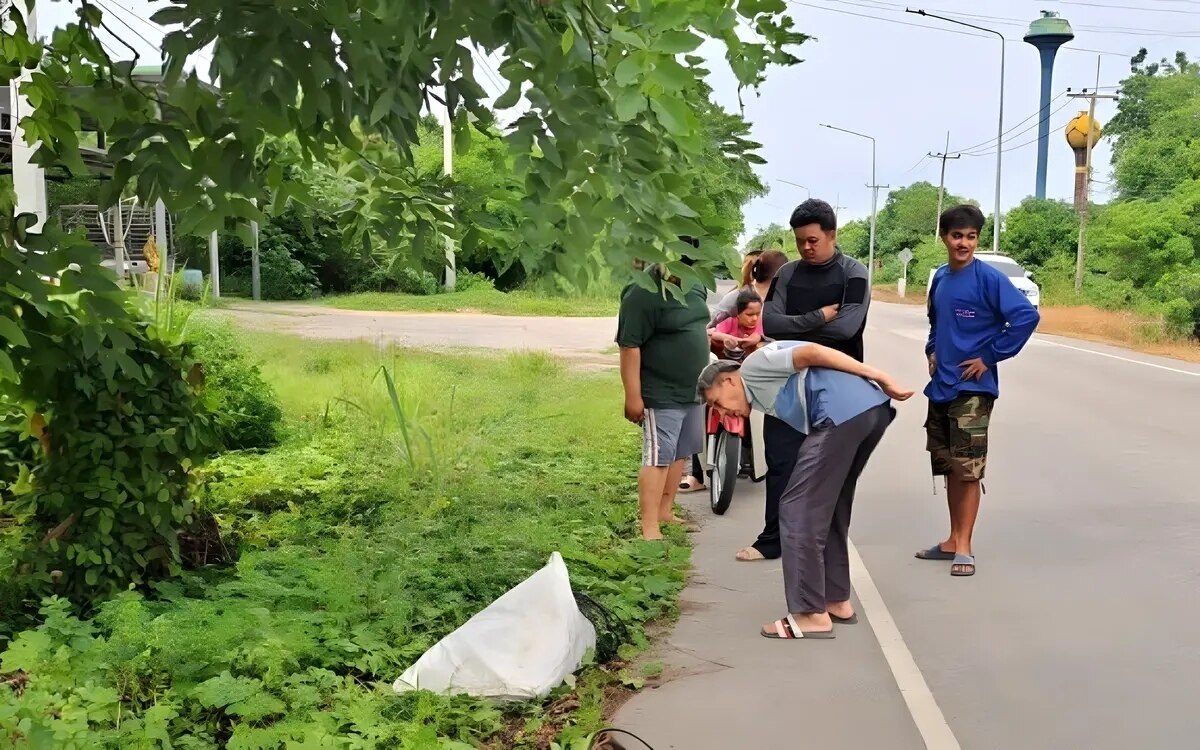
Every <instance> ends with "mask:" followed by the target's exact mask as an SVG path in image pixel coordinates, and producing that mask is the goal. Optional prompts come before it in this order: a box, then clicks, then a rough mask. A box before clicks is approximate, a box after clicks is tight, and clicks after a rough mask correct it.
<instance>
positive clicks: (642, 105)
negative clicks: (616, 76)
mask: <svg viewBox="0 0 1200 750" xmlns="http://www.w3.org/2000/svg"><path fill="white" fill-rule="evenodd" d="M645 109H646V96H645V95H644V94H643V93H642V92H641V91H640V90H638V89H636V88H626V89H624V90H622V91H621V94H620V95H619V96H618V97H617V101H616V112H617V119H619V120H621V121H622V122H629V121H630V120H632V119H633V118H635V117H637V116H638V115H639V114H641V113H642V112H644V111H645Z"/></svg>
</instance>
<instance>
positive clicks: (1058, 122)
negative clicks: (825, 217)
mask: <svg viewBox="0 0 1200 750" xmlns="http://www.w3.org/2000/svg"><path fill="white" fill-rule="evenodd" d="M929 2H930V4H929V5H922V4H920V3H919V2H912V4H910V5H908V6H907V7H911V8H913V9H917V8H924V9H925V10H927V11H928V12H930V13H938V14H939V15H944V16H952V17H955V18H958V19H960V20H964V21H967V22H969V23H974V24H975V25H978V26H984V27H988V28H992V29H994V30H996V31H999V32H1001V33H1003V34H1004V36H1005V38H1006V41H1005V42H1004V47H1005V85H1004V129H1005V130H1006V131H1010V132H1009V133H1008V134H1006V135H1005V136H1004V149H1005V151H1004V152H1003V153H1002V165H1001V180H1002V183H1001V191H1000V197H1001V211H1002V212H1003V211H1006V210H1007V209H1008V208H1010V207H1012V206H1014V205H1016V204H1017V203H1019V202H1020V201H1021V200H1022V199H1024V198H1025V197H1027V196H1029V195H1032V194H1033V193H1034V182H1035V173H1036V164H1037V121H1038V117H1037V115H1038V111H1039V106H1040V105H1039V101H1038V98H1039V94H1040V75H1039V72H1040V65H1039V61H1038V52H1037V50H1036V49H1035V48H1034V47H1033V46H1031V45H1029V44H1027V43H1025V42H1024V41H1022V37H1023V36H1024V35H1025V32H1026V31H1027V30H1028V26H1029V23H1030V22H1031V21H1033V20H1034V19H1036V18H1038V17H1040V15H1041V14H1040V11H1042V10H1049V11H1054V12H1057V13H1058V14H1059V15H1060V16H1062V17H1063V18H1066V19H1067V20H1068V21H1069V22H1070V23H1071V26H1072V28H1073V29H1074V32H1075V39H1074V40H1073V41H1071V42H1069V43H1068V44H1066V45H1065V46H1064V47H1062V48H1061V49H1060V50H1059V54H1058V57H1057V59H1056V61H1055V67H1054V78H1053V87H1052V90H1051V91H1052V93H1051V96H1055V95H1057V94H1064V95H1063V96H1058V98H1056V99H1053V100H1052V102H1051V105H1050V112H1051V113H1052V114H1051V115H1050V128H1051V132H1050V139H1049V159H1048V176H1047V185H1046V195H1047V197H1049V198H1060V199H1064V200H1070V199H1071V197H1072V194H1073V191H1074V156H1073V154H1072V152H1071V149H1070V148H1069V147H1068V146H1067V143H1066V140H1065V137H1064V136H1063V128H1064V126H1065V125H1066V123H1067V122H1068V121H1069V120H1070V119H1071V118H1072V117H1073V116H1074V115H1076V114H1077V113H1078V112H1079V111H1081V110H1086V109H1087V105H1088V102H1087V100H1074V99H1068V98H1067V97H1066V96H1065V92H1066V89H1067V88H1068V87H1070V88H1072V89H1074V90H1075V91H1077V92H1078V91H1080V90H1081V89H1084V88H1087V89H1092V88H1094V87H1095V85H1096V61H1097V53H1096V51H1102V52H1104V53H1106V54H1102V55H1099V58H1100V87H1101V93H1102V94H1112V93H1115V92H1116V88H1115V87H1116V86H1117V84H1119V82H1120V81H1121V79H1123V78H1125V77H1126V76H1127V75H1128V74H1129V70H1130V66H1129V57H1131V56H1132V55H1134V54H1136V53H1137V51H1138V50H1139V48H1141V47H1143V46H1145V47H1146V48H1147V49H1148V50H1149V53H1150V59H1151V60H1157V59H1159V58H1161V57H1164V56H1166V57H1174V55H1175V52H1176V51H1177V50H1183V51H1185V52H1187V53H1189V57H1190V58H1192V59H1196V57H1200V1H1197V0H1076V1H1074V2H1065V1H1059V2H1053V1H1051V0H1038V1H1037V2H1033V1H1030V0H988V2H986V3H983V2H978V0H929ZM905 7H906V6H905V4H904V2H903V0H890V1H889V2H883V1H882V0H843V1H834V0H804V2H803V3H801V2H798V1H796V0H789V13H790V14H791V15H792V17H794V18H795V19H796V25H797V27H798V28H799V30H801V31H803V32H805V33H807V34H809V35H811V36H813V37H815V39H813V40H810V41H809V42H806V43H805V44H803V45H801V46H800V47H799V48H797V50H798V51H797V53H796V54H797V56H798V57H801V58H802V59H803V60H804V62H803V63H801V64H799V65H796V66H792V67H790V68H774V69H772V70H771V71H769V72H768V75H767V82H766V83H765V84H764V85H763V86H762V87H761V90H760V91H759V93H758V95H757V96H755V95H754V94H753V93H749V92H748V93H747V94H746V95H744V96H743V99H744V101H745V112H744V114H745V116H746V118H747V119H748V120H749V121H750V122H751V125H752V128H753V134H754V138H755V140H757V141H759V142H760V143H762V144H763V150H762V154H763V156H764V157H765V158H766V159H767V161H768V163H767V164H766V165H764V166H761V167H759V168H758V172H759V174H760V176H761V177H763V179H764V182H765V183H767V185H768V187H769V188H770V190H771V193H770V194H769V195H768V196H766V197H765V198H760V199H756V200H755V201H753V202H752V203H750V204H749V205H748V206H747V207H746V226H747V232H748V233H750V232H753V231H754V230H755V229H756V228H757V227H760V226H765V225H767V224H770V223H772V222H778V223H780V224H784V225H786V223H787V219H788V216H789V215H790V213H791V209H792V208H793V207H794V206H795V205H796V204H797V203H799V202H800V201H802V200H804V199H805V197H807V193H806V192H805V191H804V190H803V189H800V188H796V187H793V186H791V185H788V184H786V183H784V182H780V180H787V181H790V182H795V183H799V184H801V185H804V186H806V187H808V188H809V190H810V191H811V194H812V195H813V196H814V197H819V198H823V199H825V200H827V201H829V203H830V204H835V201H836V203H837V204H840V205H841V206H843V208H842V209H841V210H840V211H839V218H840V219H841V220H843V221H844V220H846V219H851V218H863V217H867V216H869V215H870V208H871V191H870V190H869V189H868V188H867V187H866V185H867V184H869V183H870V180H871V144H870V141H868V140H865V139H862V138H856V137H854V136H851V135H846V134H843V133H839V132H836V131H833V130H829V129H825V128H822V127H820V125H821V124H822V123H827V124H830V125H834V126H837V127H842V128H847V129H849V130H855V131H858V132H861V133H865V134H867V135H871V136H874V137H875V139H876V141H877V145H876V149H877V157H876V159H877V167H876V170H877V179H878V181H879V184H881V185H889V184H890V185H891V186H892V187H893V188H894V187H903V186H905V185H909V184H911V183H913V182H916V181H918V180H927V181H929V182H932V183H933V184H935V185H936V184H937V183H938V177H939V171H940V166H941V163H940V160H937V159H930V158H926V154H928V153H930V152H934V153H939V152H942V151H944V150H945V145H946V133H947V131H949V133H950V152H951V153H954V152H955V151H957V150H961V149H968V150H970V149H971V147H977V148H975V149H973V150H970V153H972V154H978V155H975V156H963V157H962V158H960V159H953V160H949V161H948V162H947V165H946V187H947V189H948V190H949V191H951V192H953V193H955V194H956V195H959V196H963V197H966V198H973V199H975V200H977V201H979V203H980V204H981V205H982V206H983V207H984V209H985V210H986V211H988V212H989V213H990V212H991V209H992V206H993V205H994V201H995V194H996V190H995V179H996V150H995V145H996V131H997V114H998V109H999V102H1000V85H999V84H1000V44H1001V43H1000V39H999V38H998V37H996V36H995V35H989V34H982V33H981V35H980V36H978V37H976V36H968V35H966V34H974V33H980V32H975V31H973V30H972V29H968V28H963V27H961V26H956V25H954V24H950V23H946V22H944V21H937V20H934V19H928V18H922V17H920V16H916V15H912V14H906V13H905V12H904V11H905ZM905 24H911V25H905ZM958 32H965V33H958ZM1085 50H1090V51H1085ZM716 73H717V71H714V74H716ZM718 78H719V82H717V85H716V90H717V97H718V98H719V101H720V102H721V104H723V105H724V106H725V107H726V108H728V109H730V110H732V111H737V106H738V105H737V96H736V84H735V83H734V79H733V77H732V75H731V74H728V73H727V72H723V74H722V75H720V76H718ZM1105 87H1107V88H1105ZM1115 112H1116V102H1114V101H1112V100H1104V99H1100V100H1097V102H1096V117H1097V119H1098V120H1099V121H1100V123H1101V124H1103V123H1105V122H1107V121H1108V120H1109V119H1111V117H1112V116H1113V114H1114V113H1115ZM1010 148H1011V149H1012V150H1011V151H1010V150H1008V149H1010ZM1110 157H1111V150H1110V148H1109V147H1108V145H1107V143H1106V141H1105V140H1104V139H1103V138H1102V139H1101V140H1100V142H1099V144H1098V145H1097V147H1096V148H1095V150H1094V151H1093V165H1094V173H1093V174H1094V180H1095V182H1094V184H1093V199H1094V200H1097V201H1101V202H1103V201H1106V200H1108V199H1109V197H1110V196H1111V195H1112V186H1111V185H1106V184H1102V183H1103V182H1109V181H1111V174H1110V172H1111V170H1110V166H1109V162H1110ZM884 193H885V191H882V190H881V191H880V199H879V205H880V207H881V208H882V206H883V203H884V201H885V199H886V198H885V195H884Z"/></svg>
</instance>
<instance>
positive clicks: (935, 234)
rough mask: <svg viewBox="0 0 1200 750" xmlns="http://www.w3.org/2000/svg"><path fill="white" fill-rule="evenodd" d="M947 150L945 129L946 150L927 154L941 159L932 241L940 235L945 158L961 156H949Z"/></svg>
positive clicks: (944, 190)
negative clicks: (940, 175) (940, 174)
mask: <svg viewBox="0 0 1200 750" xmlns="http://www.w3.org/2000/svg"><path fill="white" fill-rule="evenodd" d="M949 151H950V131H949V130H947V131H946V150H945V151H943V152H942V153H940V154H933V153H931V154H930V155H929V156H930V157H931V158H934V159H941V160H942V177H941V179H940V180H938V207H937V216H935V217H934V219H933V241H934V242H937V241H938V238H939V237H941V236H942V198H943V197H944V196H945V194H946V160H947V159H961V158H962V154H955V155H954V156H950V154H949Z"/></svg>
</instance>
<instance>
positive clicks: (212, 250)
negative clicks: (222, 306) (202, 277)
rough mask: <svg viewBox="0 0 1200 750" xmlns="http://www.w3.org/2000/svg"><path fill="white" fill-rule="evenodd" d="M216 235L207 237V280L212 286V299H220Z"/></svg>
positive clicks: (219, 267) (219, 264)
mask: <svg viewBox="0 0 1200 750" xmlns="http://www.w3.org/2000/svg"><path fill="white" fill-rule="evenodd" d="M218 251H219V246H218V241H217V233H216V232H213V233H212V234H210V235H209V236H208V279H209V283H210V284H211V285H212V296H213V299H220V298H221V258H220V255H219V252H218Z"/></svg>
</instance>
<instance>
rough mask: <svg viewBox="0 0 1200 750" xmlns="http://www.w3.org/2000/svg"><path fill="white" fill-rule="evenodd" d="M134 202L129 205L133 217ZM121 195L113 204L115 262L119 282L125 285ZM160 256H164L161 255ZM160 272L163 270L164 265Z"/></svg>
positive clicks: (123, 224) (123, 223) (123, 222)
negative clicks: (115, 203)
mask: <svg viewBox="0 0 1200 750" xmlns="http://www.w3.org/2000/svg"><path fill="white" fill-rule="evenodd" d="M136 205H137V204H136V203H134V204H132V205H131V206H130V207H129V218H130V219H131V220H132V219H133V208H134V206H136ZM121 210H122V209H121V196H119V195H118V196H117V205H115V206H113V236H112V242H113V262H114V263H115V264H116V266H117V283H118V284H120V285H121V286H125V217H124V216H122V215H121ZM159 257H160V258H161V257H162V256H159ZM158 272H159V273H160V274H161V273H162V272H163V269H162V266H161V265H160V266H159V268H158Z"/></svg>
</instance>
